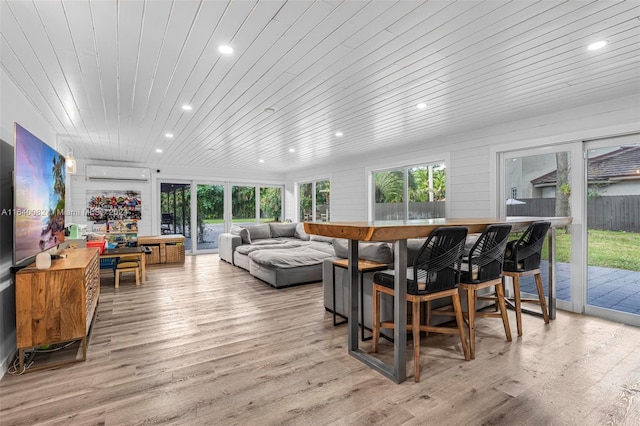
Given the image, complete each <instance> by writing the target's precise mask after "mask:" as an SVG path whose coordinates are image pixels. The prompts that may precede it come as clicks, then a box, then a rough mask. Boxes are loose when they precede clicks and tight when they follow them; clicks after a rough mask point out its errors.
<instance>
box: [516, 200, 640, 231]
mask: <svg viewBox="0 0 640 426" xmlns="http://www.w3.org/2000/svg"><path fill="white" fill-rule="evenodd" d="M519 200H520V201H524V202H525V203H526V204H514V205H509V206H507V216H555V214H556V200H555V198H522V199H519ZM587 218H588V229H601V230H603V231H627V232H640V195H615V196H609V197H595V198H591V199H589V200H588V201H587Z"/></svg>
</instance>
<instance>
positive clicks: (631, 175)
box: [531, 145, 640, 186]
mask: <svg viewBox="0 0 640 426" xmlns="http://www.w3.org/2000/svg"><path fill="white" fill-rule="evenodd" d="M621 179H640V145H636V146H623V147H621V148H619V149H617V150H615V151H611V152H608V153H606V154H602V155H599V156H597V157H593V158H591V159H589V165H588V166H587V182H589V183H592V182H611V181H617V180H621ZM555 183H556V171H555V170H554V171H552V172H549V173H547V174H544V175H542V176H540V177H537V178H535V179H533V180H532V181H531V184H532V185H533V186H550V185H555Z"/></svg>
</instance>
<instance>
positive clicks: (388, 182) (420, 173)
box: [372, 162, 447, 220]
mask: <svg viewBox="0 0 640 426" xmlns="http://www.w3.org/2000/svg"><path fill="white" fill-rule="evenodd" d="M372 179H373V186H374V189H375V190H374V197H375V199H374V203H373V205H374V208H373V220H407V219H408V220H413V219H432V218H437V217H444V215H445V199H446V183H447V181H446V166H445V164H444V162H437V163H430V164H421V165H414V166H406V167H400V168H395V169H392V170H381V171H374V172H373V173H372Z"/></svg>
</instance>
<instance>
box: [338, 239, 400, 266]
mask: <svg viewBox="0 0 640 426" xmlns="http://www.w3.org/2000/svg"><path fill="white" fill-rule="evenodd" d="M333 249H334V250H335V252H336V256H337V257H341V258H343V259H346V258H348V257H349V241H348V240H344V239H338V238H334V239H333ZM358 257H359V258H360V259H365V260H370V261H372V262H378V263H393V251H392V250H391V247H390V246H389V244H388V243H365V242H360V243H359V244H358Z"/></svg>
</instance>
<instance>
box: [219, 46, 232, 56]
mask: <svg viewBox="0 0 640 426" xmlns="http://www.w3.org/2000/svg"><path fill="white" fill-rule="evenodd" d="M218 52H220V53H222V54H223V55H231V54H232V53H233V47H231V46H228V45H226V44H221V45H220V46H218Z"/></svg>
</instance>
